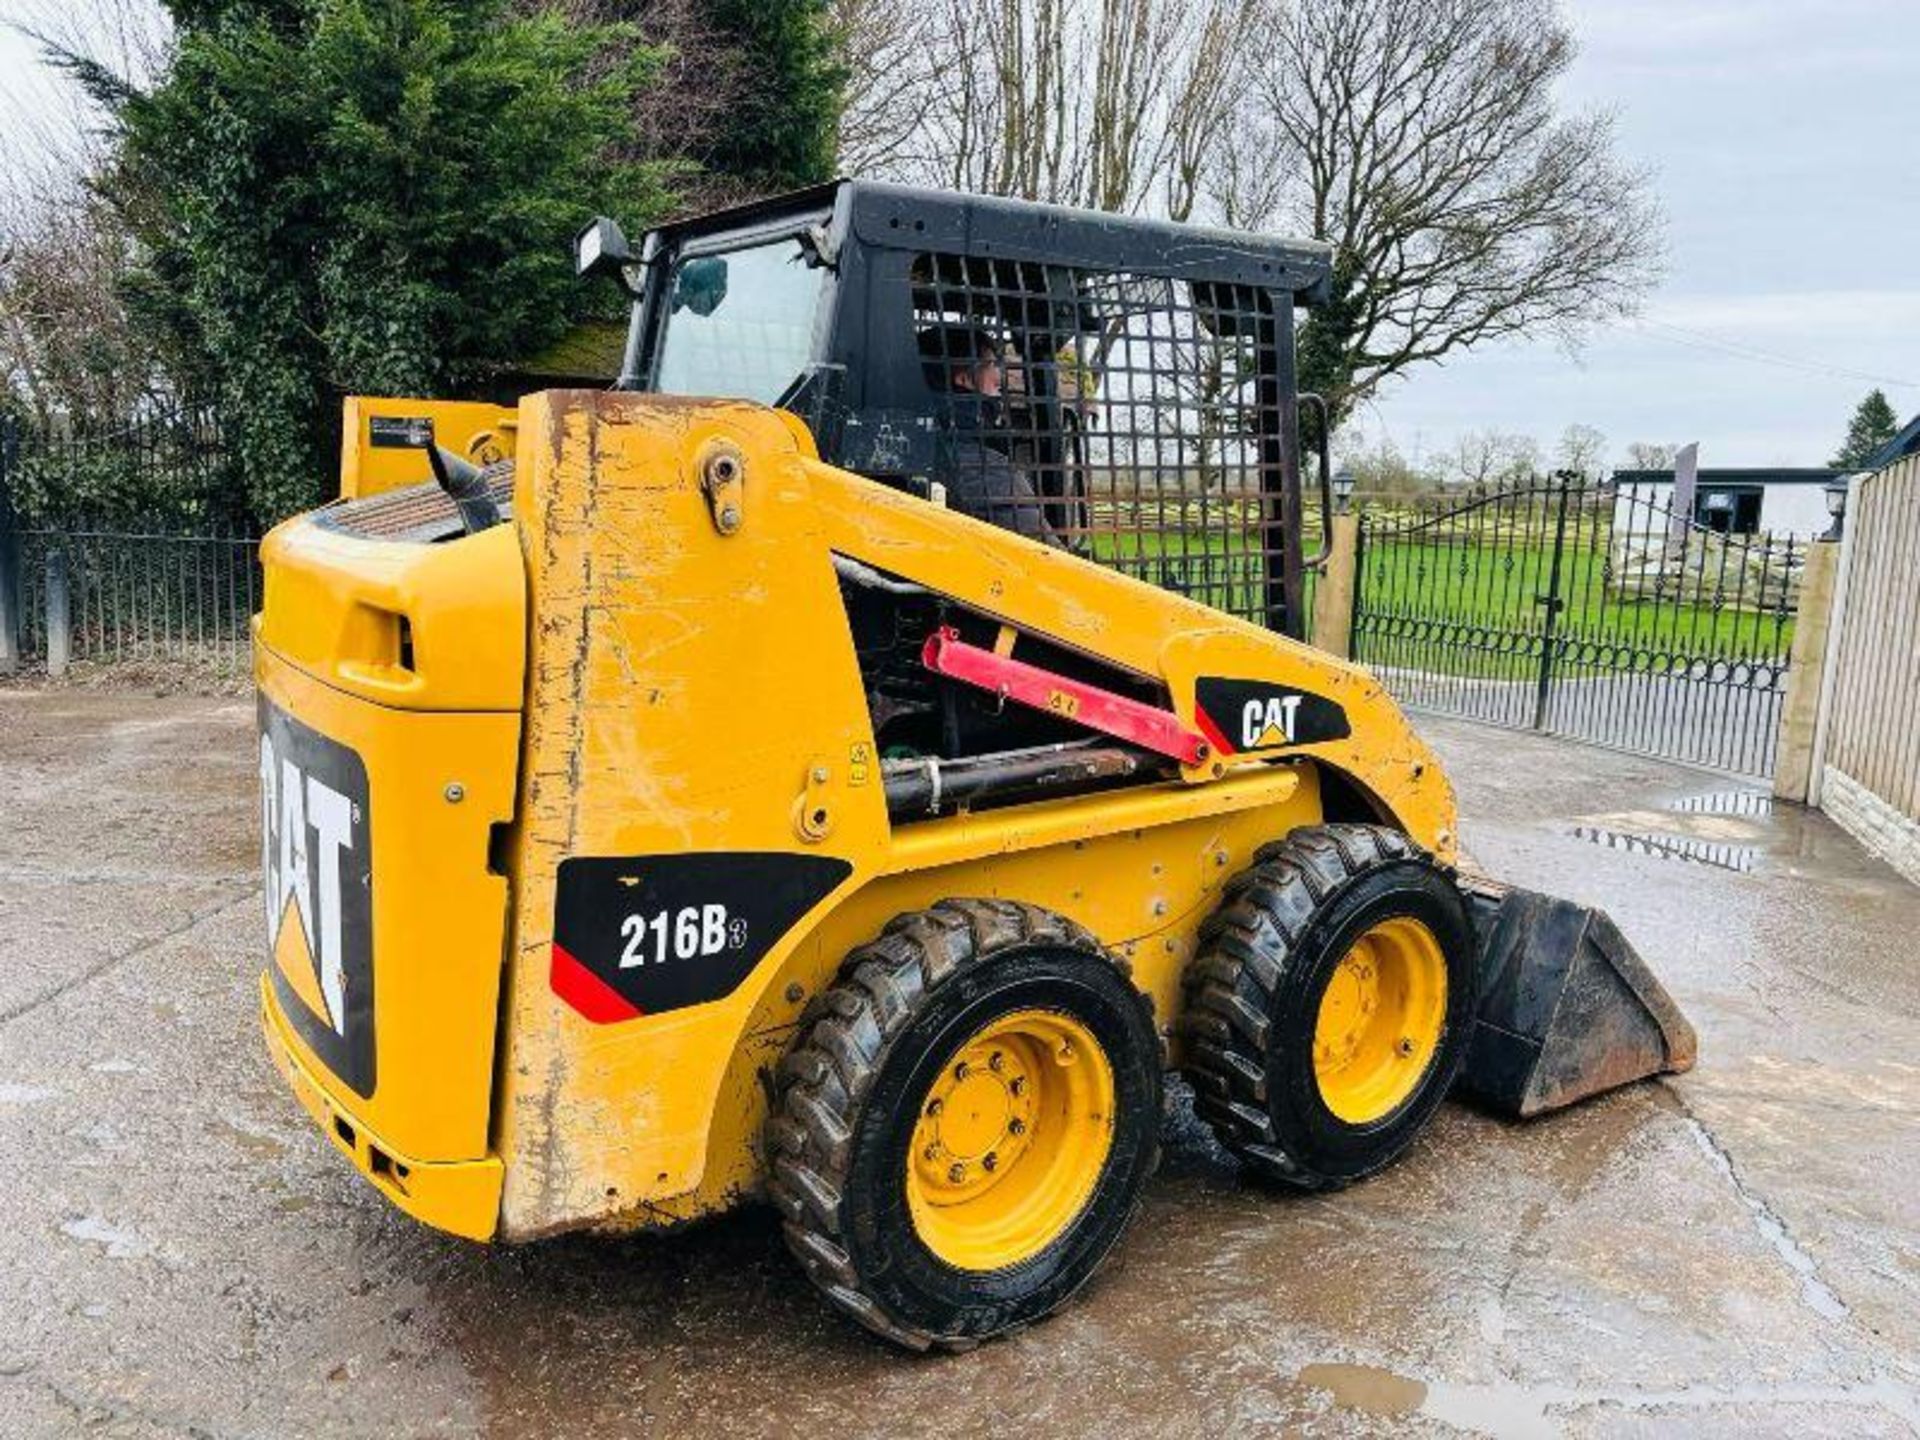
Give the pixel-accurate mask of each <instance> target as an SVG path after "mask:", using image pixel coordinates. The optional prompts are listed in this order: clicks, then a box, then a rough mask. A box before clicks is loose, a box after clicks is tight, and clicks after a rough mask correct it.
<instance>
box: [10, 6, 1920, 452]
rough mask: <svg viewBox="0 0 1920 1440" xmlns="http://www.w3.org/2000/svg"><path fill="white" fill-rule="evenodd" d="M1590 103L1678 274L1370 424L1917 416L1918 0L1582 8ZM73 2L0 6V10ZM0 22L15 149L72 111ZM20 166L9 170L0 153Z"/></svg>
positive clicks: (1773, 436) (1574, 97)
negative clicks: (1881, 399)
mask: <svg viewBox="0 0 1920 1440" xmlns="http://www.w3.org/2000/svg"><path fill="white" fill-rule="evenodd" d="M1567 8H1568V12H1569V14H1570V15H1571V18H1572V20H1573V23H1574V27H1575V29H1576V31H1577V32H1578V34H1579V36H1580V39H1581V44H1582V53H1581V56H1580V59H1579V60H1578V61H1577V62H1576V64H1575V67H1574V70H1573V73H1572V75H1571V76H1570V77H1569V80H1568V83H1567V85H1566V90H1565V93H1566V99H1567V102H1568V103H1569V104H1570V105H1573V106H1592V105H1598V106H1605V107H1607V108H1610V109H1612V110H1613V111H1614V112H1615V113H1616V115H1617V117H1618V126H1619V140H1620V145H1621V148H1622V150H1623V151H1624V153H1625V155H1626V157H1627V158H1628V159H1629V160H1631V161H1633V162H1635V163H1637V164H1640V165H1644V166H1646V167H1648V168H1649V169H1651V170H1652V171H1653V172H1654V176H1655V186H1656V189H1657V191H1658V193H1659V196H1660V198H1661V202H1662V204H1663V206H1664V207H1665V210H1666V214H1667V227H1668V228H1667V239H1668V246H1669V250H1668V264H1667V273H1666V277H1665V280H1664V282H1663V283H1662V285H1661V287H1660V289H1659V290H1658V292H1657V293H1656V294H1654V295H1653V296H1652V298H1651V299H1650V301H1649V302H1648V304H1647V307H1646V309H1645V312H1644V314H1643V315H1642V317H1641V318H1640V319H1639V320H1638V321H1636V322H1627V323H1625V324H1623V325H1620V326H1614V327H1610V328H1608V329H1605V330H1601V331H1598V332H1596V333H1595V334H1594V335H1593V336H1592V338H1591V340H1590V341H1589V343H1588V344H1587V345H1586V346H1585V347H1584V349H1583V350H1582V352H1581V353H1580V354H1579V355H1578V356H1569V355H1567V354H1565V353H1564V352H1562V351H1561V350H1560V349H1559V348H1558V347H1557V346H1555V345H1554V344H1552V343H1551V342H1541V343H1538V344H1509V345H1503V346H1499V347H1493V348H1488V349H1485V350H1479V351H1475V352H1472V353H1471V354H1468V355H1466V356H1463V357H1461V358H1459V359H1456V360H1453V361H1451V362H1449V363H1448V364H1447V365H1445V366H1444V367H1439V368H1436V367H1431V366H1430V367H1427V368H1426V369H1423V370H1421V371H1419V372H1417V373H1416V374H1414V375H1413V376H1412V377H1410V378H1408V379H1406V380H1404V381H1399V382H1396V383H1394V384H1393V385H1391V386H1390V387H1389V388H1388V389H1387V390H1386V392H1385V393H1384V394H1383V395H1382V396H1381V398H1380V400H1379V401H1378V403H1377V404H1375V405H1374V406H1372V407H1370V408H1369V409H1366V410H1363V411H1362V413H1361V415H1360V417H1359V421H1360V424H1361V425H1362V426H1363V427H1364V428H1365V429H1367V430H1369V431H1370V432H1372V434H1374V435H1376V436H1377V435H1380V434H1382V433H1384V434H1386V435H1387V436H1389V437H1390V438H1391V439H1392V440H1393V442H1394V443H1395V444H1396V445H1397V446H1398V447H1399V448H1400V449H1401V450H1402V451H1403V452H1404V453H1405V454H1407V455H1408V456H1409V458H1414V457H1428V458H1430V457H1432V456H1434V455H1437V454H1443V453H1444V452H1446V451H1447V450H1448V449H1449V448H1451V446H1452V444H1453V442H1454V440H1455V438H1456V437H1457V436H1459V435H1460V434H1461V433H1462V432H1465V431H1475V430H1488V429H1492V430H1500V431H1518V432H1522V433H1526V434H1531V435H1533V436H1535V437H1537V438H1538V439H1540V440H1541V441H1542V442H1543V444H1545V445H1546V446H1547V447H1548V448H1549V450H1550V449H1551V446H1552V443H1553V441H1554V439H1555V438H1556V437H1557V436H1558V435H1559V434H1560V433H1561V431H1562V430H1564V429H1565V428H1566V427H1567V426H1568V425H1570V424H1574V423H1579V424H1585V425H1591V426H1594V427H1596V428H1598V429H1599V430H1601V431H1602V432H1603V433H1604V434H1605V435H1606V436H1607V437H1608V440H1609V442H1610V446H1611V450H1612V457H1613V458H1614V459H1616V460H1617V459H1618V458H1619V452H1620V451H1621V450H1622V449H1623V448H1624V447H1625V446H1626V444H1627V443H1628V442H1630V441H1634V440H1647V441H1663V442H1668V443H1680V442H1684V441H1687V440H1697V441H1699V442H1700V446H1701V457H1700V458H1701V463H1702V464H1703V465H1767V464H1794V465H1818V464H1822V463H1824V462H1825V460H1826V459H1827V457H1828V455H1830V454H1831V453H1832V451H1833V450H1834V448H1835V447H1836V446H1837V445H1838V443H1839V439H1840V436H1841V434H1842V433H1843V431H1844V429H1845V426H1846V421H1847V417H1848V416H1849V415H1850V414H1851V413H1852V409H1853V406H1854V405H1855V404H1856V403H1857V402H1858V401H1859V399H1860V397H1861V396H1862V395H1863V394H1865V393H1866V391H1867V390H1868V389H1869V388H1870V387H1871V386H1873V385H1875V384H1878V385H1880V386H1881V387H1882V388H1884V389H1885V390H1886V392H1887V395H1888V397H1889V398H1890V399H1891V400H1892V401H1893V406H1894V409H1895V410H1897V411H1898V412H1899V413H1900V415H1901V416H1902V418H1903V419H1904V418H1905V417H1908V416H1910V415H1912V414H1914V413H1915V412H1917V411H1920V262H1916V260H1915V248H1916V246H1915V242H1916V237H1920V174H1917V173H1916V172H1917V171H1920V166H1917V165H1916V162H1915V160H1914V158H1913V156H1912V151H1913V149H1914V147H1915V145H1916V138H1915V137H1917V136H1920V85H1915V84H1914V82H1913V77H1914V76H1915V75H1916V74H1920V6H1916V5H1915V3H1914V0H1571V3H1569V4H1568V7H1567ZM50 11H51V12H52V13H58V7H57V6H55V5H52V3H51V0H0V20H5V19H11V18H17V17H19V16H21V15H23V14H30V13H36V12H37V13H38V14H40V15H45V14H48V13H49V12H50ZM37 69H38V67H37V65H36V64H35V61H34V58H33V51H32V48H31V47H30V46H28V45H27V44H26V43H24V42H23V41H21V40H20V39H19V38H18V37H17V36H14V35H13V34H11V33H10V32H8V33H0V146H4V147H5V149H6V150H9V151H11V152H12V157H10V158H13V157H17V156H18V155H19V153H20V144H21V136H22V134H23V133H25V127H26V126H28V125H30V124H31V123H32V120H33V118H34V117H35V116H36V115H45V114H46V113H47V111H48V110H49V108H50V107H52V106H55V105H58V104H59V103H60V102H59V100H58V87H57V85H55V84H52V83H50V82H49V81H48V80H47V79H46V78H45V77H44V76H43V75H41V74H38V73H36V71H37ZM0 163H4V162H0Z"/></svg>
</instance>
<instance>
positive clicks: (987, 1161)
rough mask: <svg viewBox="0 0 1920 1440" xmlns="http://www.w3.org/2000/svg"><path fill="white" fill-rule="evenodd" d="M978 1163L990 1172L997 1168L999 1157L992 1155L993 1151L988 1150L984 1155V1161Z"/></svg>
mask: <svg viewBox="0 0 1920 1440" xmlns="http://www.w3.org/2000/svg"><path fill="white" fill-rule="evenodd" d="M980 1163H981V1164H982V1165H984V1166H986V1167H987V1169H989V1170H992V1169H994V1168H996V1167H997V1166H998V1165H999V1164H1000V1157H999V1156H998V1155H996V1154H994V1153H993V1151H991V1150H989V1151H988V1152H987V1153H986V1156H985V1158H984V1159H982V1160H981V1161H980Z"/></svg>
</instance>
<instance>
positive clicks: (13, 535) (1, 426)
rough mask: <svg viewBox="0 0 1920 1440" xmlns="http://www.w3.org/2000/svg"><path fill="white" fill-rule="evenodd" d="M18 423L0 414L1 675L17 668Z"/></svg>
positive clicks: (18, 555)
mask: <svg viewBox="0 0 1920 1440" xmlns="http://www.w3.org/2000/svg"><path fill="white" fill-rule="evenodd" d="M19 425H20V422H19V421H18V420H17V419H15V418H14V417H13V416H11V415H0V675H11V674H13V673H14V671H16V670H18V669H19V668H20V590H21V575H20V537H19V534H18V533H17V531H16V530H15V526H14V514H13V471H14V463H15V459H16V457H17V456H18V454H19V451H20V428H19Z"/></svg>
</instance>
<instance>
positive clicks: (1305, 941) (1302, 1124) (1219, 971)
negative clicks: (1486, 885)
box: [1182, 825, 1478, 1190]
mask: <svg viewBox="0 0 1920 1440" xmlns="http://www.w3.org/2000/svg"><path fill="white" fill-rule="evenodd" d="M1396 916H1410V917H1412V918H1414V919H1417V920H1420V921H1422V922H1424V923H1425V924H1426V926H1427V928H1428V929H1429V930H1431V931H1432V932H1433V934H1434V937H1435V938H1436V939H1437V940H1438V941H1439V943H1440V948H1441V951H1442V953H1443V955H1444V956H1445V959H1446V966H1447V1007H1446V1017H1445V1022H1444V1026H1445V1028H1444V1030H1443V1033H1442V1034H1441V1036H1440V1039H1439V1042H1438V1044H1437V1045H1436V1046H1435V1051H1434V1056H1433V1060H1432V1063H1431V1064H1430V1065H1429V1066H1428V1068H1427V1071H1426V1073H1425V1074H1424V1075H1423V1076H1422V1077H1421V1079H1420V1083H1419V1084H1418V1085H1417V1086H1416V1087H1415V1089H1414V1090H1413V1091H1412V1092H1411V1093H1410V1094H1409V1095H1408V1096H1407V1098H1406V1099H1405V1100H1404V1101H1402V1102H1401V1104H1400V1105H1399V1106H1397V1107H1396V1108H1395V1109H1394V1110H1393V1111H1391V1112H1390V1113H1389V1114H1387V1115H1385V1116H1382V1117H1381V1118H1380V1119H1378V1120H1376V1121H1372V1122H1370V1123H1368V1124H1365V1125H1355V1124H1350V1123H1349V1122H1347V1121H1345V1120H1342V1119H1340V1118H1339V1117H1338V1116H1336V1115H1335V1114H1334V1113H1333V1112H1332V1111H1331V1110H1329V1109H1328V1108H1327V1106H1326V1103H1325V1102H1324V1101H1323V1100H1322V1098H1321V1095H1320V1088H1319V1084H1318V1082H1317V1081H1316V1080H1315V1077H1314V1067H1313V1035H1314V1026H1315V1022H1316V1019H1317V1017H1318V1015H1319V1012H1320V998H1321V996H1322V995H1323V994H1324V992H1325V990H1326V986H1327V982H1328V980H1329V979H1330V978H1331V977H1332V975H1333V972H1334V970H1335V969H1336V968H1337V967H1338V965H1339V963H1340V960H1341V957H1342V956H1344V955H1345V954H1346V953H1347V951H1348V949H1349V948H1350V947H1351V946H1352V944H1353V941H1354V940H1355V938H1356V937H1358V936H1359V935H1361V934H1363V933H1365V931H1366V930H1368V929H1370V928H1371V927H1372V926H1374V925H1377V924H1379V923H1380V922H1381V921H1383V920H1388V919H1392V918H1394V917H1396ZM1472 937H1473V931H1472V926H1471V924H1470V923H1469V920H1468V917H1467V912H1466V907H1465V904H1464V902H1463V901H1462V900H1461V898H1460V893H1459V890H1458V889H1457V888H1456V887H1455V885H1454V883H1453V880H1452V878H1451V877H1450V876H1449V875H1448V874H1447V873H1446V872H1445V871H1443V870H1441V869H1440V867H1439V866H1437V865H1435V864H1434V863H1433V861H1432V860H1431V859H1430V858H1429V857H1428V856H1427V855H1426V854H1425V853H1424V852H1423V851H1421V850H1420V849H1419V848H1418V847H1416V846H1415V845H1414V844H1413V843H1412V842H1411V841H1410V840H1408V839H1407V837H1406V836H1404V835H1402V834H1400V833H1399V832H1398V831H1394V830H1388V829H1384V828H1382V827H1379V826H1374V825H1317V826H1312V827H1309V828H1305V829H1300V830H1296V831H1294V832H1293V833H1292V834H1291V835H1289V836H1287V838H1286V839H1284V840H1280V841H1276V842H1274V843H1272V844H1269V845H1265V846H1262V847H1261V848H1260V850H1259V851H1258V852H1256V853H1255V855H1254V864H1253V866H1252V868H1251V869H1248V870H1246V871H1244V872H1242V873H1241V874H1239V875H1237V876H1235V877H1234V879H1233V880H1232V881H1230V882H1229V883H1228V885H1227V888H1226V893H1225V895H1224V897H1223V898H1222V900H1221V903H1220V906H1219V908H1218V909H1217V910H1216V911H1215V912H1214V913H1213V915H1211V916H1210V917H1209V918H1208V919H1207V921H1206V923H1205V924H1204V925H1203V926H1202V927H1201V931H1200V947H1199V950H1198V951H1197V952H1196V954H1195V956H1194V959H1193V961H1192V963H1191V964H1190V965H1189V967H1188V970H1187V975H1186V981H1185V1002H1186V1008H1185V1012H1184V1014H1183V1016H1182V1027H1183V1030H1184V1032H1185V1035H1186V1038H1187V1076H1188V1079H1189V1080H1190V1081H1191V1083H1192V1085H1193V1089H1194V1105H1195V1108H1196V1109H1197V1110H1198V1112H1199V1113H1200V1115H1201V1117H1202V1118H1203V1119H1204V1120H1206V1121H1207V1123H1208V1125H1209V1126H1211V1128H1212V1130H1213V1133H1214V1134H1215V1135H1216V1136H1217V1137H1218V1138H1219V1140H1220V1143H1221V1144H1223V1145H1225V1146H1226V1147H1227V1149H1229V1150H1231V1151H1232V1152H1233V1153H1234V1155H1236V1156H1237V1157H1238V1158H1239V1160H1240V1162H1241V1164H1242V1165H1244V1166H1246V1167H1247V1168H1248V1169H1249V1170H1251V1171H1253V1172H1254V1173H1256V1174H1258V1175H1261V1176H1263V1177H1265V1178H1267V1179H1271V1180H1275V1181H1278V1182H1280V1183H1282V1184H1286V1185H1291V1186H1296V1187H1299V1188H1301V1189H1307V1190H1330V1189H1336V1188H1338V1187H1340V1186H1342V1185H1348V1184H1351V1183H1353V1182H1354V1181H1356V1180H1361V1179H1364V1178H1365V1177H1367V1176H1368V1175H1372V1174H1374V1173H1375V1172H1376V1171H1379V1170H1381V1169H1383V1168H1384V1167H1386V1166H1387V1165H1390V1164H1392V1163H1393V1161H1395V1160H1396V1159H1398V1158H1399V1157H1400V1155H1401V1154H1402V1152H1404V1151H1405V1150H1406V1148H1407V1146H1408V1145H1409V1144H1411V1143H1412V1141H1413V1138H1414V1136H1415V1135H1417V1134H1418V1133H1419V1132H1420V1130H1421V1128H1422V1127H1423V1126H1424V1125H1425V1124H1426V1123H1427V1121H1428V1120H1429V1119H1431V1118H1432V1116H1433V1112H1434V1111H1435V1110H1436V1109H1437V1108H1438V1107H1439V1105H1440V1102H1441V1101H1442V1100H1443V1099H1444V1098H1446V1094H1447V1092H1448V1091H1449V1090H1450V1089H1452V1087H1453V1082H1454V1080H1455V1078H1456V1077H1457V1076H1458V1074H1459V1071H1460V1067H1461V1065H1462V1064H1463V1063H1464V1062H1465V1060H1466V1053H1467V1043H1468V1041H1469V1040H1470V1039H1471V1037H1472V1029H1473V1016H1474V1014H1475V1011H1476V1008H1477V1005H1478V995H1477V979H1478V976H1477V967H1476V963H1475V952H1474V944H1473V938H1472Z"/></svg>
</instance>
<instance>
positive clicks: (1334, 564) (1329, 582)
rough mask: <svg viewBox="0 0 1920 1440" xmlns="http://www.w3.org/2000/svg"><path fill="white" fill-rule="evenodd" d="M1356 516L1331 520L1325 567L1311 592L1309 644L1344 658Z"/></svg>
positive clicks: (1348, 646)
mask: <svg viewBox="0 0 1920 1440" xmlns="http://www.w3.org/2000/svg"><path fill="white" fill-rule="evenodd" d="M1359 542H1360V517H1359V516H1358V515H1336V516H1334V517H1333V533H1332V537H1331V548H1330V549H1329V551H1328V553H1327V568H1326V570H1325V571H1324V572H1323V573H1322V574H1321V576H1320V583H1319V584H1318V585H1317V586H1315V587H1314V592H1313V643H1314V645H1315V647H1316V648H1318V649H1321V650H1325V651H1326V652H1327V653H1328V654H1330V655H1338V656H1339V657H1340V658H1341V659H1343V660H1344V659H1346V658H1347V657H1348V656H1349V655H1351V654H1352V653H1353V586H1354V560H1355V556H1356V554H1357V552H1358V550H1359Z"/></svg>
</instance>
